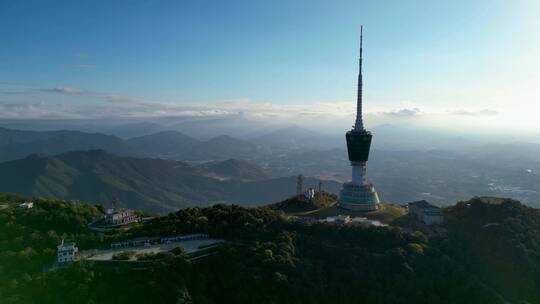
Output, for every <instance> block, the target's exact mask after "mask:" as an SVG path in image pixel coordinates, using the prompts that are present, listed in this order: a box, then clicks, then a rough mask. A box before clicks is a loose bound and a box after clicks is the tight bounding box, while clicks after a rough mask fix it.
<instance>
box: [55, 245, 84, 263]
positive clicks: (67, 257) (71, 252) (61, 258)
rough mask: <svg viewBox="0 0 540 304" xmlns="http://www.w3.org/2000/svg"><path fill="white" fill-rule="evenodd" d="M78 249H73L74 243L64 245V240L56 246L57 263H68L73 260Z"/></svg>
mask: <svg viewBox="0 0 540 304" xmlns="http://www.w3.org/2000/svg"><path fill="white" fill-rule="evenodd" d="M77 252H79V248H77V247H75V243H73V242H69V243H64V240H62V242H61V243H60V245H58V257H57V259H58V263H69V262H73V261H74V260H75V256H77Z"/></svg>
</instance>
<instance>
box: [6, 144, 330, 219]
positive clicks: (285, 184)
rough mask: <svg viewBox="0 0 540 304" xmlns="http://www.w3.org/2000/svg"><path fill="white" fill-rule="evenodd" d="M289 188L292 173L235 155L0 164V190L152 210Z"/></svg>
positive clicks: (262, 198)
mask: <svg viewBox="0 0 540 304" xmlns="http://www.w3.org/2000/svg"><path fill="white" fill-rule="evenodd" d="M317 182H318V181H317V180H315V179H313V178H305V182H304V183H305V186H306V187H315V186H316V184H317ZM295 187H296V177H294V176H291V177H282V178H274V179H268V178H267V177H266V176H265V174H264V173H263V172H262V171H261V170H260V168H257V167H256V166H254V165H253V164H249V163H246V162H242V161H237V160H228V161H225V162H214V163H210V164H205V165H200V166H192V165H188V164H187V163H184V162H180V161H172V160H162V159H151V158H134V157H122V156H116V155H112V154H109V153H107V152H104V151H102V150H93V151H80V152H79V151H77V152H68V153H65V154H61V155H57V156H37V155H31V156H28V157H26V158H24V159H19V160H14V161H9V162H4V163H0V191H5V192H13V193H19V194H23V195H28V196H46V197H52V198H56V199H73V200H84V201H91V202H96V203H101V204H104V205H108V204H109V203H110V202H111V201H112V200H113V199H115V198H117V199H118V200H119V204H120V205H121V206H125V207H129V208H135V209H142V210H147V211H158V212H166V211H171V210H175V209H179V208H183V207H188V206H206V205H209V204H213V203H218V202H235V203H239V204H242V205H259V204H266V203H270V202H275V201H279V200H283V199H285V198H287V197H289V196H291V195H292V194H294V191H295ZM325 189H327V190H329V191H337V189H339V184H338V183H333V182H327V183H325Z"/></svg>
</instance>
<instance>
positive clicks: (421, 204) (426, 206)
mask: <svg viewBox="0 0 540 304" xmlns="http://www.w3.org/2000/svg"><path fill="white" fill-rule="evenodd" d="M407 205H409V206H415V207H418V208H421V209H439V210H440V209H441V208H439V207H437V206H435V205H432V204H430V203H428V202H427V201H424V200H422V201H417V202H412V203H408V204H407Z"/></svg>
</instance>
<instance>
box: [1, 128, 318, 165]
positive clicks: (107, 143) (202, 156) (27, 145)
mask: <svg viewBox="0 0 540 304" xmlns="http://www.w3.org/2000/svg"><path fill="white" fill-rule="evenodd" d="M307 142H317V140H316V133H313V132H310V131H308V130H304V129H301V128H299V127H294V128H292V129H291V128H289V129H283V130H278V131H275V132H272V133H269V134H265V135H264V136H260V137H255V138H253V139H250V140H246V139H239V138H235V137H232V136H229V135H218V136H215V137H212V138H210V139H208V140H201V139H197V138H194V137H191V136H188V135H186V134H183V133H181V132H178V131H170V130H169V131H160V132H157V133H152V134H148V135H143V136H139V137H133V138H130V139H121V138H119V137H115V136H112V135H105V134H101V133H86V132H80V131H65V130H63V131H23V130H12V129H6V128H0V161H7V160H15V159H19V158H23V157H26V156H28V155H30V154H40V155H56V154H60V153H64V152H69V151H82V150H94V149H101V150H105V151H107V152H110V153H113V154H117V155H121V156H137V157H159V158H167V159H177V160H191V161H210V160H225V159H229V158H240V159H254V158H257V157H259V156H261V155H264V154H272V153H274V152H275V151H287V150H297V149H299V148H300V147H302V146H305V147H308V146H307V145H304V144H301V143H307Z"/></svg>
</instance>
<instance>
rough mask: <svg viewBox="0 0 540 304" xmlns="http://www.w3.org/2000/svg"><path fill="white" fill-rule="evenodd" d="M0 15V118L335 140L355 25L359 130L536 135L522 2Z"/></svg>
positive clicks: (348, 86) (61, 6) (94, 6)
mask: <svg viewBox="0 0 540 304" xmlns="http://www.w3.org/2000/svg"><path fill="white" fill-rule="evenodd" d="M389 4H391V5H389ZM0 7H1V9H0V20H2V21H0V22H1V24H2V25H3V26H2V27H1V29H0V33H2V35H3V36H4V37H7V40H8V41H10V43H9V44H6V45H5V46H4V47H3V48H2V50H0V54H1V55H2V56H0V58H1V59H0V67H1V68H0V119H10V120H11V119H14V120H28V119H29V120H40V119H75V120H82V121H84V120H93V119H98V120H99V119H106V120H119V121H122V120H123V119H126V120H128V121H131V120H133V121H151V120H152V119H156V118H161V117H169V118H170V117H178V118H179V119H180V118H189V117H194V118H218V117H229V116H235V115H238V113H241V114H242V116H243V117H246V118H248V119H251V120H254V121H262V122H266V123H276V124H288V123H294V124H298V125H300V126H303V127H306V128H309V129H313V130H317V131H322V132H324V133H328V134H338V133H339V132H342V131H343V130H346V129H348V128H350V125H351V124H352V123H353V120H354V119H353V117H354V110H355V100H356V95H355V94H356V74H357V72H358V70H357V69H358V67H357V59H358V43H359V27H360V25H361V24H363V25H364V29H365V36H364V39H365V41H364V43H365V44H364V45H365V48H364V60H365V61H364V81H365V83H364V93H365V96H364V103H365V114H366V121H367V126H368V128H374V127H377V126H378V125H384V124H392V125H399V126H401V125H403V126H410V127H421V128H428V129H434V130H441V131H445V132H448V131H450V132H455V133H456V134H469V133H470V134H471V135H475V136H481V135H491V136H493V135H500V134H502V135H504V136H510V137H517V138H528V139H533V140H537V139H538V138H540V136H538V134H537V132H536V131H535V129H538V127H540V122H539V121H538V119H537V118H536V112H538V110H540V109H538V106H536V105H535V102H536V101H537V99H538V97H539V96H540V92H539V89H538V87H537V83H539V82H540V59H539V58H538V56H536V54H537V52H538V50H539V47H540V42H539V41H540V40H539V39H537V38H538V37H540V35H539V34H540V26H539V23H538V22H537V20H538V18H539V17H540V6H539V5H538V3H536V2H534V1H526V0H524V1H518V3H516V2H514V3H512V4H511V3H509V2H506V1H475V2H474V3H470V2H469V1H458V2H452V3H448V4H442V3H432V2H430V1H414V2H407V4H405V3H400V2H392V1H390V3H388V2H385V3H384V4H383V3H373V2H368V1H360V2H356V1H341V2H339V3H338V4H336V3H332V4H330V3H326V2H324V1H309V2H308V1H297V2H294V3H290V2H281V1H278V2H272V4H261V3H257V4H256V3H251V2H242V1H237V2H236V3H228V4H227V5H224V4H220V3H219V2H216V3H214V9H213V10H209V9H208V6H206V5H199V4H195V3H184V2H163V3H161V4H160V5H157V4H151V3H133V2H129V3H128V2H115V3H108V2H99V3H98V2H91V3H85V4H81V3H76V4H75V3H71V2H68V1H60V2H58V3H55V4H50V3H32V4H28V3H27V4H25V3H19V2H11V1H8V2H4V3H3V4H1V5H0ZM501 20H504V22H501ZM248 25H249V26H248ZM515 132H520V133H519V134H515Z"/></svg>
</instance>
